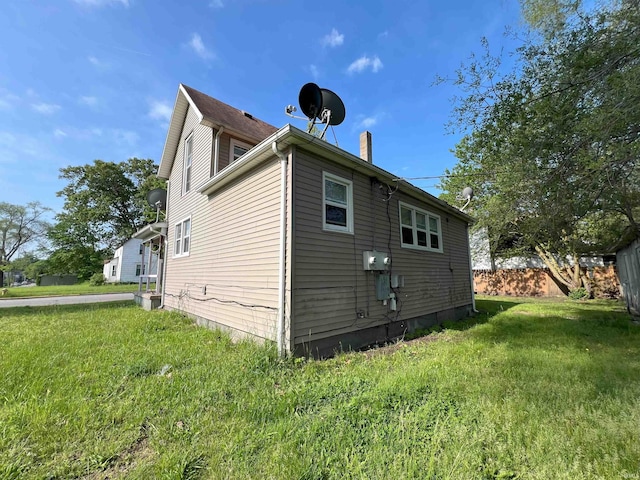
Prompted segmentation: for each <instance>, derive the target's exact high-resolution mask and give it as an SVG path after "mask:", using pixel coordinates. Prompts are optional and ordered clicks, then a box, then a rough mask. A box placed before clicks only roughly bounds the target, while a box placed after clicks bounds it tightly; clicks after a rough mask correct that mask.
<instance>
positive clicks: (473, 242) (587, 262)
mask: <svg viewBox="0 0 640 480" xmlns="http://www.w3.org/2000/svg"><path fill="white" fill-rule="evenodd" d="M469 248H470V249H471V266H472V268H473V270H474V271H478V270H493V271H495V270H522V269H526V268H548V267H547V266H546V265H545V263H544V262H543V261H542V259H541V258H540V257H539V256H538V255H536V254H531V255H530V256H528V257H524V256H518V257H507V258H500V257H493V258H492V256H491V249H490V248H489V233H488V232H487V229H486V227H481V228H476V229H473V230H471V233H470V235H469ZM556 260H558V262H559V263H560V264H569V265H571V264H572V260H571V259H570V258H569V257H567V258H566V259H565V260H564V261H563V260H562V259H561V258H557V259H556ZM608 264H609V263H608V262H607V261H605V258H604V257H603V256H602V255H591V256H583V257H580V265H582V266H583V267H587V268H593V267H604V266H606V265H608Z"/></svg>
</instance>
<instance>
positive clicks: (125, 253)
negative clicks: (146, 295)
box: [102, 238, 156, 283]
mask: <svg viewBox="0 0 640 480" xmlns="http://www.w3.org/2000/svg"><path fill="white" fill-rule="evenodd" d="M148 254H149V252H148V249H145V248H144V247H143V245H142V240H140V239H137V238H131V239H129V240H127V241H126V242H125V243H124V244H122V245H121V246H120V247H118V248H117V249H116V251H115V253H114V254H113V258H111V259H109V260H106V261H105V262H104V266H103V268H102V274H103V275H104V278H105V279H106V281H107V283H117V282H138V281H139V280H140V275H145V274H146V272H147V271H149V270H148V268H149V266H148V262H147V260H146V258H147V257H148ZM143 255H144V261H143ZM152 258H153V257H152ZM155 261H156V260H155V259H154V260H153V262H155ZM153 262H152V266H151V269H154V268H155V263H153Z"/></svg>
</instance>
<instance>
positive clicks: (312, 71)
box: [309, 64, 320, 80]
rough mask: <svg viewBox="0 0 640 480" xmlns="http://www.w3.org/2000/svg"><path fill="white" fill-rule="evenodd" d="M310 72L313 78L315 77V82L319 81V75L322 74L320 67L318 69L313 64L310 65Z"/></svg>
mask: <svg viewBox="0 0 640 480" xmlns="http://www.w3.org/2000/svg"><path fill="white" fill-rule="evenodd" d="M309 72H311V76H312V77H313V79H314V80H317V79H318V76H319V73H320V72H318V67H316V66H315V65H313V64H311V65H309Z"/></svg>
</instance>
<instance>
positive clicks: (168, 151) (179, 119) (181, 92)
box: [158, 84, 203, 180]
mask: <svg viewBox="0 0 640 480" xmlns="http://www.w3.org/2000/svg"><path fill="white" fill-rule="evenodd" d="M189 107H191V108H192V109H193V111H194V112H195V113H196V115H197V116H198V122H200V123H202V121H203V115H202V112H200V110H198V107H196V104H195V103H194V102H193V100H192V99H191V97H190V96H189V94H188V93H187V91H186V90H185V89H184V86H183V85H182V84H180V85H179V86H178V93H177V95H176V101H175V103H174V105H173V111H172V113H171V121H170V122H169V131H168V132H167V139H166V140H165V142H164V148H163V149H162V157H160V167H159V168H158V177H159V178H163V179H165V180H168V179H169V175H171V168H172V167H173V162H174V160H175V158H176V150H177V149H178V144H179V143H180V136H181V134H182V127H183V125H184V121H185V119H186V116H187V111H188V110H189Z"/></svg>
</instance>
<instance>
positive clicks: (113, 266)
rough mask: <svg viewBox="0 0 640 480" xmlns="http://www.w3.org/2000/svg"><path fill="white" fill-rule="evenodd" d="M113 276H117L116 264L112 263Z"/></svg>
mask: <svg viewBox="0 0 640 480" xmlns="http://www.w3.org/2000/svg"><path fill="white" fill-rule="evenodd" d="M111 276H112V277H115V276H116V265H112V266H111Z"/></svg>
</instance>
